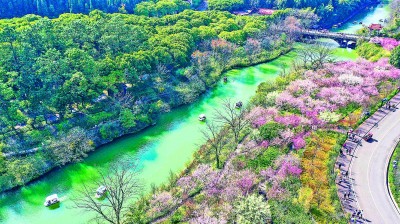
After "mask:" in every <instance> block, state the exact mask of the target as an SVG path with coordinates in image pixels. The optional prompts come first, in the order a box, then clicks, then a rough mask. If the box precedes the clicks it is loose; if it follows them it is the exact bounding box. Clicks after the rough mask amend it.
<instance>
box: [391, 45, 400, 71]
mask: <svg viewBox="0 0 400 224" xmlns="http://www.w3.org/2000/svg"><path fill="white" fill-rule="evenodd" d="M389 62H390V64H392V65H393V66H395V67H396V68H400V46H397V47H395V48H394V49H393V51H392V54H391V55H390V60H389Z"/></svg>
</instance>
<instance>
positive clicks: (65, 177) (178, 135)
mask: <svg viewBox="0 0 400 224" xmlns="http://www.w3.org/2000/svg"><path fill="white" fill-rule="evenodd" d="M384 12H385V13H386V14H385V15H387V12H386V11H384ZM381 17H382V11H381V10H379V9H375V10H373V11H369V12H367V13H364V14H363V17H362V18H364V19H363V21H371V22H372V21H374V22H378V20H379V19H381ZM357 20H358V21H359V20H360V19H359V18H358V19H357ZM375 20H376V21H375ZM354 26H357V25H354ZM354 26H353V24H352V23H351V21H350V22H349V24H348V25H347V24H346V25H345V26H344V28H345V29H344V30H342V31H346V32H354V30H355V29H356V28H355V27H354ZM335 53H336V55H337V57H338V58H342V59H355V58H356V57H357V56H356V54H355V52H354V51H352V50H349V49H336V52H335ZM295 55H296V54H295V52H293V51H292V52H290V53H288V54H286V55H284V56H281V57H279V58H277V59H276V60H273V61H271V62H268V63H264V64H260V65H257V66H252V67H248V68H243V69H235V70H231V71H229V72H227V73H226V75H227V76H228V79H229V81H228V83H226V84H224V83H222V82H221V83H219V84H218V85H217V86H216V87H215V88H214V89H212V90H210V91H209V92H207V93H206V94H204V95H203V96H202V97H201V98H200V99H199V100H197V101H196V102H194V103H192V104H191V105H187V106H182V107H179V108H177V109H173V110H172V111H171V112H170V113H166V114H164V115H162V116H161V118H160V120H159V121H158V123H157V125H156V126H153V127H150V128H148V129H146V130H144V131H142V132H141V133H139V134H134V135H129V136H126V137H123V138H120V139H118V140H115V141H113V142H112V143H110V144H107V145H105V146H103V147H100V148H99V149H97V150H96V151H95V152H93V153H91V154H90V156H89V157H88V158H86V159H85V161H84V162H81V163H78V164H72V165H68V166H65V167H63V168H60V169H57V170H54V171H52V172H50V173H49V174H47V175H45V176H44V177H42V178H40V179H38V180H36V181H33V182H32V183H30V184H28V185H27V186H25V187H22V188H20V189H18V190H14V191H10V192H7V193H4V194H2V195H1V196H0V223H9V224H15V223H17V224H25V223H26V224H28V223H29V224H39V223H40V224H43V223H58V224H63V223H68V224H70V223H74V224H79V223H86V222H87V221H88V220H89V219H90V217H91V214H89V213H85V212H83V211H80V210H77V209H75V208H73V202H72V200H71V197H73V196H74V195H76V191H77V189H79V188H80V187H81V186H82V183H86V184H90V183H93V181H95V178H96V175H95V174H96V167H98V168H102V169H105V168H107V167H108V166H109V165H110V164H112V163H115V162H117V161H118V160H119V159H121V158H124V157H128V156H135V155H138V157H139V160H140V165H141V173H140V177H141V179H142V180H143V183H144V184H145V186H146V189H145V190H148V189H149V188H150V185H151V184H155V185H160V184H162V183H164V182H165V181H167V179H168V177H169V174H170V172H171V171H172V172H173V173H177V172H179V171H181V170H182V169H183V168H184V167H185V165H186V164H187V163H189V162H190V161H191V160H192V155H193V153H194V152H195V151H196V150H197V149H198V146H199V145H200V144H201V143H203V142H202V138H201V133H200V130H201V128H202V126H203V125H204V124H203V123H201V122H199V121H198V120H197V118H198V115H199V114H202V113H204V114H206V115H208V117H211V116H212V114H213V111H214V109H216V108H220V107H221V105H220V102H221V100H223V99H227V98H231V99H233V100H234V101H237V100H241V101H243V102H248V100H249V99H250V97H251V96H252V95H254V94H255V91H256V89H257V86H258V85H259V84H260V83H261V82H264V81H268V80H273V79H274V78H275V77H276V76H277V75H278V74H279V73H280V71H281V70H282V68H285V67H287V66H288V65H289V64H290V63H291V61H293V60H294V59H295ZM93 190H95V189H93ZM53 193H57V194H58V195H59V197H60V198H61V203H60V207H59V208H57V209H53V210H51V209H48V208H46V207H44V206H43V202H44V199H45V197H46V196H48V195H50V194H53Z"/></svg>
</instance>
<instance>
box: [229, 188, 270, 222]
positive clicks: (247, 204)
mask: <svg viewBox="0 0 400 224" xmlns="http://www.w3.org/2000/svg"><path fill="white" fill-rule="evenodd" d="M233 213H234V216H235V221H236V223H238V224H252V223H269V222H270V221H271V211H270V209H269V205H268V203H267V202H266V201H265V200H264V198H263V197H262V196H259V195H256V194H252V195H249V196H247V197H244V198H240V199H239V200H238V201H237V202H236V203H235V205H234V209H233Z"/></svg>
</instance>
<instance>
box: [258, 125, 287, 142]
mask: <svg viewBox="0 0 400 224" xmlns="http://www.w3.org/2000/svg"><path fill="white" fill-rule="evenodd" d="M284 128H285V126H284V125H282V124H279V123H277V122H269V123H266V124H264V125H263V126H261V128H260V135H261V136H262V137H263V138H264V139H266V140H272V139H274V138H276V137H278V135H279V132H280V131H282V130H283V129H284Z"/></svg>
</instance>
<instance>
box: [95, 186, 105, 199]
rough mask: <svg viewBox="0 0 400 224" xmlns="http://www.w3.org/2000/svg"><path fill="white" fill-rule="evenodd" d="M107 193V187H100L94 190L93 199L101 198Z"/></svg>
mask: <svg viewBox="0 0 400 224" xmlns="http://www.w3.org/2000/svg"><path fill="white" fill-rule="evenodd" d="M106 192H107V187H105V186H103V185H101V186H100V187H99V188H97V190H96V195H95V198H101V197H103V196H104V194H105V193H106Z"/></svg>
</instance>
